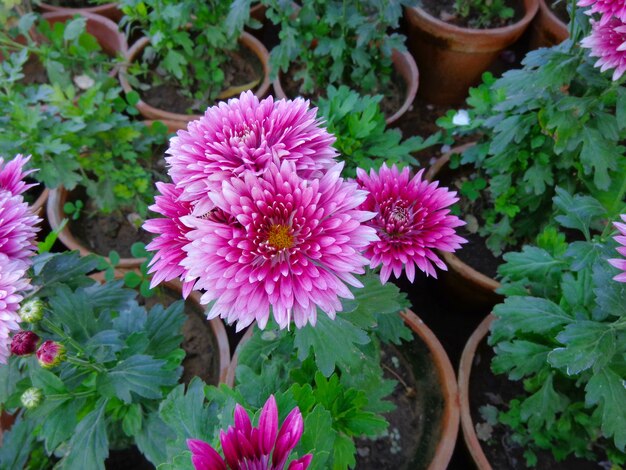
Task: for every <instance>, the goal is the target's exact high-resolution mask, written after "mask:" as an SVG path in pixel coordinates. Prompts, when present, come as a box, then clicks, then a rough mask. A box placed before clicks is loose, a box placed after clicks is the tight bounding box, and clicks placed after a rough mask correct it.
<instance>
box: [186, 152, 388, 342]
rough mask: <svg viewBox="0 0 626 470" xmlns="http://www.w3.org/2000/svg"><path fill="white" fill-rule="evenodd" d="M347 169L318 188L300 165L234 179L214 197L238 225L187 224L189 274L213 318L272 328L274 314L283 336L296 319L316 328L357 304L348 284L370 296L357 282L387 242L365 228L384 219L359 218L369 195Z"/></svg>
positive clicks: (331, 172)
mask: <svg viewBox="0 0 626 470" xmlns="http://www.w3.org/2000/svg"><path fill="white" fill-rule="evenodd" d="M342 168H343V164H337V165H335V166H334V167H333V168H331V169H330V170H329V171H328V172H327V173H326V174H325V175H324V176H323V177H322V178H320V179H315V180H310V181H309V180H305V179H303V178H301V177H300V176H298V175H297V174H296V172H295V168H294V164H293V162H290V161H284V162H283V163H282V165H281V166H280V168H278V167H277V166H276V165H274V164H270V166H269V168H268V170H267V171H266V172H265V174H264V175H263V176H262V177H259V176H256V175H255V174H253V173H247V174H246V175H245V177H244V178H231V179H230V180H228V181H224V182H223V183H222V189H221V191H220V192H215V193H211V198H212V201H213V202H214V204H215V205H216V206H217V208H218V209H221V210H223V211H224V212H226V213H228V214H230V215H231V216H232V217H233V219H234V221H231V222H218V221H215V220H210V219H206V220H205V219H200V218H193V217H189V218H186V219H184V222H185V223H186V224H187V225H194V227H195V230H192V231H191V232H189V233H188V234H187V238H188V239H189V240H191V243H190V244H188V245H187V246H185V248H184V249H185V251H187V257H186V258H185V259H184V260H183V262H182V265H183V267H185V268H186V269H187V270H188V277H189V278H190V279H195V278H197V279H198V280H197V283H196V288H197V289H204V290H205V291H206V292H205V294H204V295H203V296H202V302H203V303H205V304H208V303H210V302H213V305H212V307H211V309H210V310H209V313H208V316H209V318H214V317H217V316H221V317H222V318H224V319H225V320H227V321H228V322H233V321H236V322H237V329H238V330H241V329H242V328H244V327H246V326H248V325H249V324H251V323H252V322H253V321H254V320H255V319H256V321H257V322H258V325H259V327H260V328H265V325H266V324H267V322H268V319H269V314H270V307H271V309H272V314H273V316H274V319H275V320H276V321H277V323H278V324H279V325H280V327H281V328H285V327H288V326H289V324H290V323H291V318H292V316H293V319H294V321H295V324H296V326H297V327H298V328H301V327H303V326H304V325H306V324H307V323H308V322H311V324H315V322H316V320H317V308H320V309H321V310H322V311H323V312H325V313H326V314H327V315H328V316H329V317H330V318H334V317H335V313H336V312H338V311H340V310H341V308H342V306H341V302H340V300H339V297H342V298H353V295H352V293H351V292H350V290H349V289H348V288H347V286H346V285H345V284H344V283H347V284H350V285H352V286H356V287H362V284H361V283H360V282H359V281H358V280H357V279H356V278H355V277H354V274H362V273H363V272H364V269H363V265H364V264H367V259H366V258H364V257H363V256H362V255H361V252H362V251H363V250H364V249H365V248H366V247H367V245H368V244H369V243H371V242H372V241H374V240H377V239H378V238H377V237H376V232H375V230H374V229H372V228H370V227H367V226H366V225H364V224H362V222H365V221H367V220H369V219H370V218H372V217H373V216H374V214H373V213H370V212H365V211H363V210H359V209H357V208H358V206H359V205H360V204H361V203H362V202H363V201H364V200H365V198H366V196H367V193H366V192H365V191H360V190H359V189H358V186H357V185H356V184H355V183H349V182H346V181H344V180H343V179H342V178H341V177H340V173H341V169H342Z"/></svg>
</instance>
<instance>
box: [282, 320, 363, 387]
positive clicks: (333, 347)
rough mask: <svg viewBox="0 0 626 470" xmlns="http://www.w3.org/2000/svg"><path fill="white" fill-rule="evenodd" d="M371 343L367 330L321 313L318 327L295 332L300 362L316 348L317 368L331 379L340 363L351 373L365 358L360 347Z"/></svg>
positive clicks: (306, 327)
mask: <svg viewBox="0 0 626 470" xmlns="http://www.w3.org/2000/svg"><path fill="white" fill-rule="evenodd" d="M369 341H370V339H369V336H368V335H367V333H366V332H365V331H363V330H362V329H360V328H358V327H356V326H354V325H353V324H351V323H349V322H347V321H346V320H344V319H343V318H341V316H340V315H338V316H337V317H336V318H335V319H334V320H331V319H330V318H328V317H327V316H326V315H325V314H323V313H322V314H318V316H317V324H316V325H315V326H312V325H310V324H309V325H307V326H305V327H304V328H300V329H298V330H296V331H295V332H294V345H295V347H296V349H297V350H298V359H300V360H301V361H304V360H305V359H306V358H307V356H308V355H309V351H310V349H311V348H313V353H314V354H315V362H316V364H317V367H319V369H320V370H321V371H322V373H323V374H324V375H325V376H327V377H329V376H330V375H331V374H332V373H333V372H334V370H335V367H336V365H337V364H341V366H342V368H343V369H344V370H345V371H346V372H348V373H349V370H350V367H351V365H353V364H355V363H357V362H358V361H360V360H361V359H362V357H363V353H362V352H361V350H360V349H359V348H358V346H357V345H359V344H367V343H369Z"/></svg>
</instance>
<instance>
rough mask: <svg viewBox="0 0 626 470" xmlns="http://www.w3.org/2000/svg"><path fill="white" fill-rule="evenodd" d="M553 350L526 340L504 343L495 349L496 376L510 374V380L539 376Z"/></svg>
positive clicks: (492, 365)
mask: <svg viewBox="0 0 626 470" xmlns="http://www.w3.org/2000/svg"><path fill="white" fill-rule="evenodd" d="M551 350H552V348H550V347H548V346H545V345H543V344H538V343H533V342H531V341H525V340H514V341H510V342H509V341H502V342H500V343H498V344H497V345H496V346H495V347H494V351H495V352H496V355H495V357H494V358H493V360H492V362H491V368H492V370H493V371H494V372H495V373H496V374H502V373H504V372H508V375H509V379H510V380H520V379H521V378H523V377H526V376H528V375H531V374H537V373H538V372H539V371H540V370H541V369H542V368H544V367H545V366H546V365H547V360H548V353H549V352H550V351H551Z"/></svg>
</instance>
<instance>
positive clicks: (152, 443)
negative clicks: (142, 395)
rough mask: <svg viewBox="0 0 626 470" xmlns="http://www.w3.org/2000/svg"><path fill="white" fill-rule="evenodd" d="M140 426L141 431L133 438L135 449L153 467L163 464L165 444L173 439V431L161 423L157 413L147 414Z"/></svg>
mask: <svg viewBox="0 0 626 470" xmlns="http://www.w3.org/2000/svg"><path fill="white" fill-rule="evenodd" d="M141 424H142V426H141V429H140V430H139V431H138V432H137V433H136V434H135V436H134V437H135V442H136V443H137V447H138V448H139V450H140V451H141V453H142V454H143V455H144V456H145V457H146V458H147V459H148V460H149V461H150V462H152V464H153V465H155V466H156V465H159V464H160V463H161V462H165V460H166V459H167V450H166V449H167V446H166V443H167V442H168V441H169V440H171V439H174V438H175V435H174V433H173V431H172V430H171V429H170V427H169V426H167V425H166V424H165V423H164V422H163V420H162V419H161V418H160V417H159V413H158V412H157V411H154V412H152V413H150V414H148V416H147V418H144V419H142V422H141ZM189 460H191V458H190V459H189ZM159 468H160V467H159ZM192 468H193V467H192Z"/></svg>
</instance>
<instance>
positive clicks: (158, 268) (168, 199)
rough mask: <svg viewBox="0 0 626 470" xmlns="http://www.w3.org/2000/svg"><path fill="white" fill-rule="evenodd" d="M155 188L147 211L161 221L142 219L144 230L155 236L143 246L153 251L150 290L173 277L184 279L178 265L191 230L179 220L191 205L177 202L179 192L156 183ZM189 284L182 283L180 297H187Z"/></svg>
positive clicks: (191, 284) (187, 282) (188, 212)
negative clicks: (152, 275)
mask: <svg viewBox="0 0 626 470" xmlns="http://www.w3.org/2000/svg"><path fill="white" fill-rule="evenodd" d="M156 187H157V189H158V191H159V192H160V193H161V194H160V195H157V196H156V197H155V198H154V200H155V203H154V204H153V205H152V206H150V210H151V211H153V212H156V213H157V214H161V215H163V216H164V218H157V219H150V220H146V222H145V223H144V224H143V228H144V230H146V231H148V232H150V233H155V234H157V235H158V236H157V237H156V238H155V239H154V240H152V241H151V242H150V243H149V244H148V245H147V246H146V249H147V250H149V251H156V254H155V255H154V257H153V258H152V261H151V262H150V266H151V267H150V271H149V272H150V273H154V277H153V278H152V281H151V283H150V287H155V286H156V285H158V284H160V283H161V282H164V281H171V280H172V279H176V278H180V279H181V280H183V279H184V277H185V275H186V270H185V269H184V268H183V267H182V265H181V262H182V260H183V259H184V258H185V255H186V253H185V252H184V251H183V247H184V246H185V245H186V244H187V243H189V241H188V240H187V239H186V238H185V235H186V234H187V232H189V231H190V230H191V229H190V228H189V227H187V226H185V224H183V223H182V221H181V218H182V217H186V216H188V215H190V214H191V212H192V210H193V207H192V205H191V203H189V202H185V201H181V200H180V195H181V193H182V189H177V188H176V186H175V185H173V184H171V183H161V182H158V183H156ZM193 285H194V282H193V281H186V282H183V297H185V298H187V296H188V295H189V293H190V292H191V290H192V289H193Z"/></svg>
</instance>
